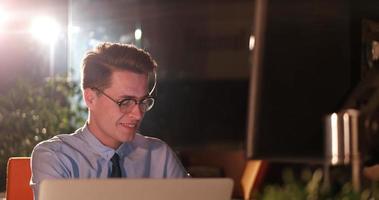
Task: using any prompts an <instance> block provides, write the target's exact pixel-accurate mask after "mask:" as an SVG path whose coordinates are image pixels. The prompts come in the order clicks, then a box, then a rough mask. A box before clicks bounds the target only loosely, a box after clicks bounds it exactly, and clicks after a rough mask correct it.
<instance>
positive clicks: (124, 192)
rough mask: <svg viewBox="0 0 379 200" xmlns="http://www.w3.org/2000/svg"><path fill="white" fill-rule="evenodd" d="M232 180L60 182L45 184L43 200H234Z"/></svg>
mask: <svg viewBox="0 0 379 200" xmlns="http://www.w3.org/2000/svg"><path fill="white" fill-rule="evenodd" d="M232 190H233V180H232V179H229V178H185V179H59V180H45V181H42V183H41V185H40V190H39V200H67V199H70V200H103V199H104V200H109V199H112V200H151V199H154V200H178V199H180V200H194V199H196V200H230V199H231V195H232Z"/></svg>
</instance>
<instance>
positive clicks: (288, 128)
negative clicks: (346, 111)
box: [247, 0, 352, 161]
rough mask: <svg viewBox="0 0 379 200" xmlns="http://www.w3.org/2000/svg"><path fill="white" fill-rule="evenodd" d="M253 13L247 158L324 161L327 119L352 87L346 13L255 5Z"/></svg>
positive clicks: (311, 6)
mask: <svg viewBox="0 0 379 200" xmlns="http://www.w3.org/2000/svg"><path fill="white" fill-rule="evenodd" d="M255 15H256V16H255V22H254V26H253V34H254V37H255V47H254V49H253V50H252V57H251V59H252V71H251V80H250V93H249V95H250V98H249V111H248V128H247V129H248V130H247V132H248V133H247V156H248V157H249V158H253V159H266V160H315V161H317V160H321V159H323V157H324V132H323V118H324V116H326V115H327V114H329V113H331V112H335V111H338V109H339V108H340V106H341V105H342V104H343V101H344V99H345V96H346V95H347V94H348V92H349V90H350V88H351V85H352V69H351V61H350V35H349V33H350V26H349V25H350V24H349V23H350V22H349V7H348V5H346V3H344V2H343V1H333V2H330V1H319V0H309V1H308V0H307V1H303V0H288V1H285V2H284V1H283V0H257V1H256V7H255Z"/></svg>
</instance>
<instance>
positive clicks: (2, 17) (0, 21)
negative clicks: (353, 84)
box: [0, 7, 9, 32]
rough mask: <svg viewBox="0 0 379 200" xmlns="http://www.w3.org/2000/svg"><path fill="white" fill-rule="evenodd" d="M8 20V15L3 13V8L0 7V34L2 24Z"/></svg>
mask: <svg viewBox="0 0 379 200" xmlns="http://www.w3.org/2000/svg"><path fill="white" fill-rule="evenodd" d="M8 18H9V14H8V13H7V12H5V10H4V9H3V8H1V7H0V32H1V31H3V30H2V28H3V24H4V23H5V21H6V20H7V19H8Z"/></svg>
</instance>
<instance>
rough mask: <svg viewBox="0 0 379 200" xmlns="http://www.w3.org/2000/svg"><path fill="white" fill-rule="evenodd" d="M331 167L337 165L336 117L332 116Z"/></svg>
mask: <svg viewBox="0 0 379 200" xmlns="http://www.w3.org/2000/svg"><path fill="white" fill-rule="evenodd" d="M331 118H332V119H331V120H332V121H331V122H332V165H335V164H337V163H338V143H339V142H338V131H339V130H338V115H337V113H333V114H332V117H331Z"/></svg>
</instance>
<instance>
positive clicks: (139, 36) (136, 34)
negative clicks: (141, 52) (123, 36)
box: [134, 28, 142, 40]
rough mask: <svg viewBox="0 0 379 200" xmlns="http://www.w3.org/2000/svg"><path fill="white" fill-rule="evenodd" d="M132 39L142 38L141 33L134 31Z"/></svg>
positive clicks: (139, 30) (138, 30)
mask: <svg viewBox="0 0 379 200" xmlns="http://www.w3.org/2000/svg"><path fill="white" fill-rule="evenodd" d="M134 38H135V39H136V40H140V39H141V38H142V31H141V29H139V28H137V29H136V30H135V31H134Z"/></svg>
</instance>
